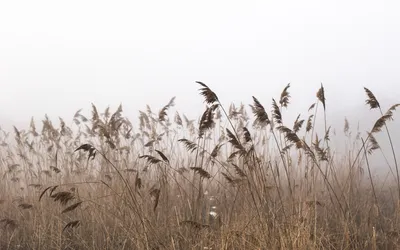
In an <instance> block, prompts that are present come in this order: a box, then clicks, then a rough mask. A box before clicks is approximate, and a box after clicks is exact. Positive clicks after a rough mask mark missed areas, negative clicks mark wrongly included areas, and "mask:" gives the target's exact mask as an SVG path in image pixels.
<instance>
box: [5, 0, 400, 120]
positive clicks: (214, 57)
mask: <svg viewBox="0 0 400 250" xmlns="http://www.w3.org/2000/svg"><path fill="white" fill-rule="evenodd" d="M399 10H400V2H399V1H368V0H363V1H355V0H353V1H348V0H345V1H343V0H335V1H309V0H302V1H298V0H296V1H267V0H266V1H232V0H231V1H187V0H186V1H126V2H125V1H98V0H97V1H82V0H80V1H39V0H36V1H1V2H0V86H1V89H0V90H1V95H0V119H1V120H0V124H1V123H2V122H8V121H13V122H23V121H28V120H29V119H30V117H31V116H34V117H35V118H36V119H41V118H43V116H44V114H45V113H47V114H49V115H50V116H51V117H57V116H62V117H64V118H66V119H69V118H71V117H72V115H73V114H74V112H75V111H76V110H78V109H80V108H83V109H84V111H86V112H89V111H90V103H92V102H93V103H95V104H96V105H98V106H99V107H100V108H101V109H103V108H105V107H106V106H108V105H110V106H111V107H113V108H116V107H117V106H118V105H119V104H120V103H122V104H123V106H124V109H125V114H126V115H128V116H130V117H132V118H135V117H136V116H137V114H138V110H139V109H144V108H145V105H146V104H150V106H151V107H153V109H154V110H158V109H159V108H161V106H162V105H164V104H166V103H167V102H168V101H169V99H170V98H171V97H173V96H176V103H177V108H178V109H179V110H180V111H182V112H184V113H189V115H191V116H192V117H197V116H198V115H199V114H200V113H201V112H202V109H203V106H202V105H203V104H202V102H203V99H202V98H201V97H200V96H198V92H197V89H198V86H197V85H196V84H195V83H194V82H195V81H203V82H204V83H206V84H208V85H209V86H210V87H211V88H212V89H213V90H214V91H215V92H216V93H217V94H218V96H219V97H220V99H221V100H222V101H223V102H224V103H225V104H229V103H231V102H235V103H240V102H241V101H243V102H244V103H246V104H249V103H250V102H251V96H252V95H255V96H257V97H258V98H259V99H260V101H261V102H262V103H264V104H265V106H269V105H270V103H271V98H272V97H276V98H278V96H279V94H280V92H281V90H282V88H283V87H284V86H285V85H286V84H287V83H289V82H290V83H291V86H292V87H291V95H292V96H293V100H292V102H293V105H296V108H295V110H296V112H303V113H304V112H306V111H307V108H308V106H309V105H310V104H311V102H312V101H314V98H315V92H316V91H317V90H318V88H319V85H320V83H321V82H322V83H323V84H324V86H325V88H326V96H327V103H328V109H329V110H330V111H331V113H339V112H343V111H342V110H343V109H345V108H349V110H353V109H360V108H361V109H367V108H366V107H363V103H364V99H365V94H364V92H363V89H362V87H363V86H366V87H368V88H370V89H371V90H372V91H373V92H374V93H375V94H376V96H378V97H379V99H381V102H383V103H385V104H387V105H389V104H393V103H394V102H399V101H400V88H399V87H398V84H399V83H400V16H399V15H398V12H399ZM333 105H336V107H333ZM357 112H358V111H357V110H355V111H353V114H359V113H357ZM345 115H346V116H348V115H350V113H340V119H342V117H344V116H345ZM356 117H357V116H356Z"/></svg>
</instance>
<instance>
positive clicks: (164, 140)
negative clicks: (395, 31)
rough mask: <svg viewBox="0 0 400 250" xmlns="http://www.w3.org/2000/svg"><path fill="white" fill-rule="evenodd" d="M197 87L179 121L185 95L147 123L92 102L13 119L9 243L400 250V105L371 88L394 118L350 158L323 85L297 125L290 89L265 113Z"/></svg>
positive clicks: (0, 222)
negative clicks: (69, 114) (399, 128)
mask: <svg viewBox="0 0 400 250" xmlns="http://www.w3.org/2000/svg"><path fill="white" fill-rule="evenodd" d="M198 84H199V85H200V90H199V91H200V94H201V96H203V97H204V99H205V105H206V109H205V111H204V112H203V115H202V116H201V117H200V119H199V121H198V123H196V122H195V120H189V119H188V118H187V117H186V116H184V115H180V114H179V113H178V112H176V113H175V114H174V117H173V118H172V117H170V116H169V111H170V108H171V107H173V106H174V101H175V98H172V99H171V100H170V101H169V103H168V104H167V105H165V106H164V107H162V108H161V110H160V111H159V112H153V111H152V110H151V108H150V107H148V106H147V109H146V110H145V111H140V113H139V124H138V126H135V125H133V124H132V123H131V122H130V121H129V120H128V119H127V118H125V117H123V110H122V106H120V107H118V109H117V110H116V111H115V112H114V113H112V112H111V111H110V109H109V108H107V109H106V110H105V111H104V113H99V112H98V110H97V108H96V107H95V106H94V105H93V106H92V117H91V118H90V119H89V118H86V117H85V116H84V115H82V114H81V110H79V111H78V112H76V114H75V116H74V117H73V124H72V125H71V126H70V127H69V126H67V124H66V123H65V122H64V120H62V119H60V121H59V122H60V126H54V125H53V122H52V121H51V120H50V119H49V118H48V117H45V119H44V120H43V122H42V123H43V126H42V131H40V132H39V131H37V128H36V126H35V122H34V120H33V119H32V121H31V125H30V127H29V128H28V129H27V130H19V129H18V128H16V127H14V139H10V138H9V134H8V133H6V132H5V131H2V135H1V136H0V140H1V148H0V174H1V175H2V176H3V178H2V181H1V182H0V235H1V237H0V249H201V250H203V249H400V242H399V240H400V231H399V229H398V228H399V226H400V221H399V219H400V217H399V215H400V180H399V171H398V165H397V160H396V155H395V151H394V149H393V144H392V139H391V136H390V131H389V129H388V127H387V123H388V122H390V121H391V120H392V119H393V115H394V111H395V110H396V108H397V107H398V105H393V106H392V107H391V108H390V109H389V110H388V111H387V112H385V113H384V112H383V111H382V110H381V105H380V103H379V102H378V100H377V98H376V97H375V96H374V94H373V93H372V92H371V91H370V90H369V89H367V88H365V92H366V96H367V100H366V104H367V105H369V107H370V108H371V109H377V110H379V111H380V114H381V117H380V118H379V119H378V120H377V121H375V122H374V121H372V122H371V124H372V129H371V131H369V132H367V133H366V134H365V135H360V136H358V137H356V138H355V139H353V140H354V141H352V145H353V148H352V151H351V152H349V153H348V154H345V155H337V154H335V153H334V152H335V150H334V148H333V147H332V146H331V143H330V136H331V132H330V127H328V126H327V122H326V121H327V119H326V110H325V109H326V108H327V107H326V104H325V94H326V93H325V89H324V87H323V86H322V85H321V88H320V89H319V90H318V91H317V95H316V100H315V103H313V104H312V105H311V106H310V108H309V110H308V111H307V114H306V117H307V118H305V119H301V117H302V116H300V115H299V116H298V117H297V118H296V120H295V121H293V122H292V123H290V122H287V121H286V120H285V117H284V109H286V108H288V106H290V98H291V96H290V93H289V91H290V85H289V84H288V85H287V86H286V87H285V88H284V89H283V91H282V94H281V95H280V98H279V100H275V99H272V105H271V110H268V109H267V108H265V107H266V106H264V105H263V104H262V103H261V101H259V100H258V99H257V98H256V97H253V103H252V104H251V105H250V111H251V112H252V114H253V116H254V118H253V119H251V118H249V115H248V113H247V112H248V111H247V109H246V107H245V106H244V105H242V106H240V107H235V105H233V104H232V105H231V106H230V107H229V110H228V112H227V111H226V110H225V109H224V107H222V106H221V103H220V100H219V99H218V97H217V95H216V93H214V92H213V91H212V90H211V89H210V88H209V87H208V86H207V85H205V84H204V83H201V82H198ZM319 104H322V107H323V109H321V108H318V106H319ZM269 112H270V114H269ZM321 114H322V116H323V118H322V119H317V118H319V116H320V115H321ZM320 120H321V122H322V124H323V128H324V129H323V131H322V132H319V133H318V132H317V131H319V130H318V129H317V128H316V124H317V122H320ZM251 122H252V124H251ZM249 124H250V125H249ZM289 124H293V125H289ZM225 125H227V126H225ZM383 128H384V129H385V132H382V129H383ZM344 133H345V134H346V135H349V124H348V121H347V119H346V120H345V125H344ZM377 133H386V134H387V138H388V139H389V140H388V142H389V144H390V146H391V148H392V156H393V163H389V162H390V161H389V160H388V167H389V168H390V170H391V172H390V173H391V177H392V178H391V179H392V180H394V181H390V178H389V179H388V180H385V181H382V180H376V179H374V176H373V175H372V173H371V169H370V165H369V158H370V157H371V155H372V154H377V153H378V150H379V149H380V145H379V144H378V141H377V139H376V137H375V135H376V134H377ZM363 136H364V137H363ZM349 138H350V136H349Z"/></svg>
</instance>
